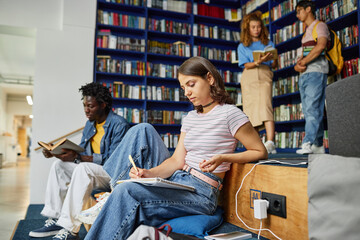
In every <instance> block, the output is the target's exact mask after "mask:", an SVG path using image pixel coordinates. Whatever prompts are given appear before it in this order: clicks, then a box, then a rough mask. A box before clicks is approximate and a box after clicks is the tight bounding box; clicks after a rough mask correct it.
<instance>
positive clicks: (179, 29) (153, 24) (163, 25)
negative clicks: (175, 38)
mask: <svg viewBox="0 0 360 240" xmlns="http://www.w3.org/2000/svg"><path fill="white" fill-rule="evenodd" d="M148 30H151V31H158V32H167V33H176V34H183V35H191V24H189V23H183V22H175V21H172V20H167V19H155V18H149V19H148Z"/></svg>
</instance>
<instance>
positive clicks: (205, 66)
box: [178, 57, 234, 112]
mask: <svg viewBox="0 0 360 240" xmlns="http://www.w3.org/2000/svg"><path fill="white" fill-rule="evenodd" d="M179 73H181V74H183V75H187V76H199V77H201V78H202V79H204V80H205V81H206V79H207V74H208V73H210V74H211V75H212V76H213V77H214V80H215V81H214V84H213V85H211V86H210V96H211V98H212V99H213V100H214V101H216V102H218V103H220V104H224V103H228V104H234V101H233V100H232V99H231V98H230V95H229V93H228V92H227V91H226V90H225V86H224V81H223V79H222V77H221V75H220V73H219V72H218V70H217V69H216V68H215V66H214V65H213V64H212V63H211V62H210V61H209V60H207V59H205V58H203V57H192V58H189V59H188V60H186V61H185V62H184V63H183V64H181V66H180V67H179V70H178V74H179ZM195 109H196V111H197V112H203V106H201V105H200V106H195Z"/></svg>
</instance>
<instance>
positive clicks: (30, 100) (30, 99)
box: [26, 95, 33, 105]
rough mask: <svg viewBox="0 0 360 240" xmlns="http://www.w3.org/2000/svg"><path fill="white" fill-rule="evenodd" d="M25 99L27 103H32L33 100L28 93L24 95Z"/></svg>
mask: <svg viewBox="0 0 360 240" xmlns="http://www.w3.org/2000/svg"><path fill="white" fill-rule="evenodd" d="M26 100H27V102H28V104H29V105H33V100H32V97H31V96H30V95H27V96H26Z"/></svg>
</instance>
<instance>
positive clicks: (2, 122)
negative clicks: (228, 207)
mask: <svg viewBox="0 0 360 240" xmlns="http://www.w3.org/2000/svg"><path fill="white" fill-rule="evenodd" d="M5 113H6V93H5V92H4V91H3V90H2V88H1V87H0V135H2V134H3V133H4V132H5V130H6V114H5Z"/></svg>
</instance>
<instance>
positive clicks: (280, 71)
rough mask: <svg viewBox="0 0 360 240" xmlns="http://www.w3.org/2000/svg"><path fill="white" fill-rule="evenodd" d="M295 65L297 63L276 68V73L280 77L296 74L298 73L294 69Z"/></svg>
mask: <svg viewBox="0 0 360 240" xmlns="http://www.w3.org/2000/svg"><path fill="white" fill-rule="evenodd" d="M294 66H295V65H291V66H288V67H284V68H281V69H278V70H275V71H274V75H276V76H278V77H284V76H291V75H294V74H296V71H295V70H294Z"/></svg>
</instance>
